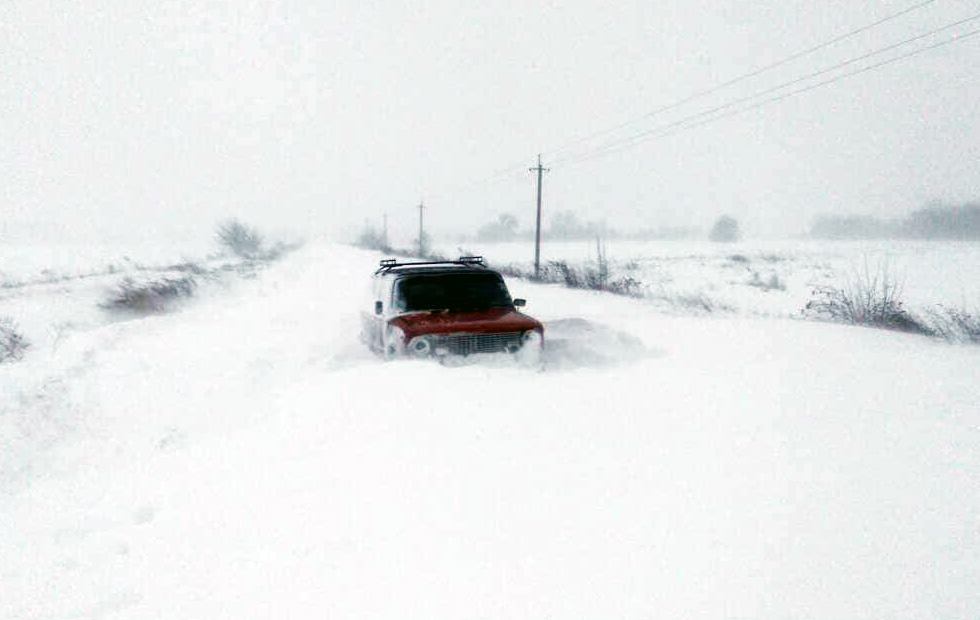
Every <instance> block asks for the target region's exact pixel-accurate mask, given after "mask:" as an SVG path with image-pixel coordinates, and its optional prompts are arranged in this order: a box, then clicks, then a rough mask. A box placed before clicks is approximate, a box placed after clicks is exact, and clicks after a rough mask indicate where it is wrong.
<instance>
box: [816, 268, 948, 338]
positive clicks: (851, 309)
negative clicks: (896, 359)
mask: <svg viewBox="0 0 980 620" xmlns="http://www.w3.org/2000/svg"><path fill="white" fill-rule="evenodd" d="M803 314H804V315H805V316H809V317H812V318H816V319H822V320H829V321H835V322H839V323H850V324H852V325H864V326H867V327H880V328H884V329H894V330H898V331H904V332H912V333H918V334H929V333H931V331H930V330H929V328H928V327H927V326H926V325H925V324H924V323H923V322H922V321H921V320H920V319H918V318H917V317H915V316H913V315H912V314H911V313H910V312H909V311H908V310H906V309H905V306H904V303H903V302H902V287H901V285H900V284H899V283H898V281H897V280H895V278H894V277H893V276H892V275H891V273H890V271H889V269H888V266H887V265H880V266H879V267H878V268H877V269H876V270H875V271H872V270H871V269H869V268H868V265H867V263H865V266H864V271H862V272H861V273H859V274H857V275H856V276H855V277H853V278H851V280H850V281H848V282H846V283H844V284H843V285H837V286H835V285H827V286H818V287H816V288H815V289H814V290H813V294H812V298H811V299H810V301H809V302H807V304H806V306H805V307H804V309H803Z"/></svg>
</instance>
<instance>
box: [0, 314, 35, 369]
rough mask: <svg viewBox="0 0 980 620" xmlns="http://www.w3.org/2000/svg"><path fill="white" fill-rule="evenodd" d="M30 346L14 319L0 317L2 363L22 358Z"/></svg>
mask: <svg viewBox="0 0 980 620" xmlns="http://www.w3.org/2000/svg"><path fill="white" fill-rule="evenodd" d="M30 346H31V344H30V343H29V342H28V341H27V339H26V338H24V336H23V335H22V334H21V333H20V332H19V331H17V324H16V323H14V321H13V320H12V319H10V318H8V317H0V364H2V363H4V362H15V361H17V360H20V359H21V358H23V357H24V352H25V351H27V349H28V347H30Z"/></svg>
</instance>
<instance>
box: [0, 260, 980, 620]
mask: <svg viewBox="0 0 980 620" xmlns="http://www.w3.org/2000/svg"><path fill="white" fill-rule="evenodd" d="M376 259H377V257H376V256H375V255H373V254H370V253H366V252H362V251H358V250H354V249H351V248H346V247H342V246H334V245H328V244H316V245H311V246H309V247H307V248H304V249H303V250H301V251H299V252H297V253H295V254H293V255H290V256H289V257H287V258H286V259H285V260H284V261H282V262H281V263H279V264H276V265H275V266H273V267H272V268H270V269H269V270H267V271H265V272H263V273H261V274H260V276H259V277H258V278H257V279H256V280H254V281H250V282H247V283H244V284H242V285H241V286H239V287H237V288H236V289H235V290H233V291H231V292H229V293H227V294H225V295H216V296H212V297H209V298H207V299H203V300H201V301H200V302H199V303H197V304H195V305H193V306H191V307H188V308H187V309H185V310H183V311H182V312H179V313H175V314H171V315H165V316H157V317H151V318H147V319H142V320H133V321H126V322H120V323H114V324H110V325H107V326H104V327H100V328H98V329H94V330H90V331H85V332H78V333H74V334H72V335H71V336H69V337H67V338H66V340H65V341H64V342H63V343H61V345H60V346H59V347H58V348H57V350H51V351H45V352H43V354H38V355H35V356H32V358H30V359H27V360H25V361H24V362H22V363H20V364H17V365H15V366H10V367H5V368H3V370H0V372H2V373H4V376H0V389H2V390H3V393H2V399H3V400H2V401H0V414H2V416H3V419H2V420H0V422H2V425H0V430H2V432H4V434H5V435H6V436H5V437H3V442H4V451H5V452H6V456H4V457H3V460H0V464H2V466H3V468H4V469H3V471H0V474H2V477H0V484H2V485H3V486H2V487H0V493H2V495H0V561H2V564H0V617H2V618H18V619H19V618H90V617H92V618H97V617H107V618H109V617H113V618H167V619H173V618H208V619H212V618H236V619H241V618H272V617H276V618H307V617H309V618H323V617H331V618H462V617H466V618H650V617H662V618H671V617H675V618H694V617H705V618H719V617H799V618H843V617H846V618H876V619H877V618H911V617H936V618H976V617H977V616H978V615H980V589H978V588H977V587H976V584H978V583H980V560H978V558H980V404H978V403H980V349H978V348H976V347H972V348H971V347H960V346H950V345H947V344H942V343H939V342H936V341H932V340H929V339H926V338H922V337H916V336H907V335H900V334H895V333H888V332H880V331H873V330H866V329H860V328H846V327H840V326H832V325H822V324H814V323H803V322H799V321H789V320H774V319H769V320H765V319H754V320H747V319H736V318H726V319H712V318H682V317H667V316H663V315H661V314H657V313H656V312H654V311H653V310H652V309H651V308H649V307H647V306H645V305H644V303H643V302H641V301H636V300H631V299H625V298H618V297H613V296H609V295H604V294H598V293H589V292H582V291H570V290H566V289H561V288H556V287H551V286H538V285H532V284H529V283H525V282H511V289H512V292H513V293H514V294H515V296H520V297H527V298H528V300H529V306H528V311H529V312H530V313H532V314H534V315H535V316H538V317H539V318H541V319H544V320H546V321H549V322H552V325H554V326H555V329H554V333H555V335H556V339H554V340H553V342H549V344H552V345H553V348H552V353H551V354H550V358H549V360H548V366H547V368H546V369H545V370H544V371H543V372H539V371H536V370H533V369H529V368H524V367H520V366H516V365H511V364H506V363H489V364H469V365H462V366H458V367H446V366H440V365H438V364H434V363H427V362H416V361H401V362H392V363H384V362H381V361H378V360H377V359H375V358H374V357H372V356H371V355H369V354H368V353H366V352H365V351H364V350H363V349H362V347H361V346H360V345H359V344H358V342H357V329H358V325H359V319H358V314H357V313H358V311H359V309H360V305H361V304H362V302H363V300H364V298H363V297H362V295H361V294H360V290H359V289H360V287H361V286H362V284H361V283H362V282H364V281H365V280H366V278H367V277H368V275H369V274H370V272H371V270H372V269H373V267H374V265H375V264H376V263H375V261H376ZM568 319H581V321H578V320H576V321H569V320H568ZM601 325H605V326H611V327H613V328H614V331H600V332H599V333H598V334H597V335H596V337H595V338H593V339H592V340H590V341H589V342H588V343H580V342H577V341H575V340H574V339H570V340H564V341H561V340H560V337H562V335H563V334H564V337H569V335H571V334H575V333H580V332H581V331H582V330H584V329H598V327H597V326H601ZM619 332H622V334H620V333H619ZM623 334H625V336H624V335H623ZM620 338H625V342H627V343H628V344H629V346H628V347H627V351H628V353H627V354H625V355H623V356H621V359H619V360H614V359H610V357H609V355H608V353H609V352H610V348H611V346H612V344H613V341H615V340H617V339H620Z"/></svg>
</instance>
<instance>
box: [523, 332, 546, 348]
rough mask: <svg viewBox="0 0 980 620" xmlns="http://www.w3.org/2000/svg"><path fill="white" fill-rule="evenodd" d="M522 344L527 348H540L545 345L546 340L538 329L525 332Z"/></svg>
mask: <svg viewBox="0 0 980 620" xmlns="http://www.w3.org/2000/svg"><path fill="white" fill-rule="evenodd" d="M521 342H522V344H523V346H525V347H538V348H540V347H541V346H542V345H543V344H544V338H543V337H542V336H541V332H539V331H538V330H536V329H532V330H530V331H526V332H524V335H523V336H521Z"/></svg>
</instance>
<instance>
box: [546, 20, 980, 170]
mask: <svg viewBox="0 0 980 620" xmlns="http://www.w3.org/2000/svg"><path fill="white" fill-rule="evenodd" d="M978 34H980V29H977V30H971V31H969V32H966V33H963V34H960V35H956V36H955V37H953V38H952V39H949V40H946V41H940V42H938V43H934V44H932V45H928V46H926V47H922V48H919V49H917V50H913V51H911V52H908V53H905V54H902V55H899V56H895V57H893V58H889V59H887V60H883V61H881V62H878V63H875V64H872V65H868V66H866V67H863V68H861V69H857V70H855V71H851V72H849V73H843V74H841V75H838V76H835V77H833V78H830V79H827V80H823V81H821V82H816V83H814V84H810V85H807V86H804V87H802V88H798V89H796V90H791V91H789V92H786V93H783V94H781V95H777V96H775V97H771V98H769V99H764V100H762V101H760V102H757V103H755V104H752V105H750V106H746V107H743V108H740V109H737V110H733V111H731V112H727V113H725V114H720V115H717V116H713V117H711V118H707V119H705V120H702V121H700V122H696V123H694V124H690V125H683V126H677V125H678V124H680V123H688V122H690V121H692V120H695V119H697V118H698V117H700V116H703V115H704V114H705V113H703V112H702V113H699V114H695V115H692V116H690V117H688V118H687V119H681V121H679V123H671V124H670V125H665V126H662V127H659V128H656V129H653V130H649V131H645V132H641V133H639V134H636V135H634V136H632V137H631V138H628V140H629V141H628V142H626V141H619V142H617V143H613V144H610V145H607V146H606V147H602V148H600V149H597V150H595V151H592V152H587V153H585V154H583V155H581V156H579V157H577V158H571V159H566V160H564V162H563V163H566V164H569V163H579V162H583V161H588V160H590V159H595V158H597V157H602V156H605V155H611V154H613V153H618V152H621V151H624V150H627V149H629V148H632V147H633V146H635V145H636V144H639V143H641V142H644V141H647V140H653V139H658V138H665V137H669V136H673V135H675V134H678V133H681V132H682V131H687V130H689V129H695V128H697V127H701V126H703V125H707V124H709V123H713V122H716V121H719V120H722V119H725V118H729V117H732V116H737V115H738V114H742V113H744V112H749V111H751V110H755V109H757V108H761V107H763V106H765V105H769V104H770V103H776V102H778V101H782V100H784V99H788V98H790V97H793V96H796V95H799V94H802V93H805V92H808V91H811V90H815V89H817V88H820V87H822V86H827V85H829V84H833V83H835V82H839V81H841V80H843V79H846V78H849V77H854V76H856V75H861V74H863V73H867V72H869V71H873V70H875V69H878V68H880V67H884V66H886V65H890V64H892V63H895V62H898V61H900V60H905V59H907V58H911V57H913V56H917V55H919V54H922V53H924V52H928V51H930V50H934V49H937V48H940V47H944V46H946V45H951V44H953V43H958V42H960V41H962V40H964V39H967V38H970V37H973V36H976V35H978ZM722 107H728V106H719V108H722ZM717 111H718V110H717V109H713V110H709V111H708V112H709V113H710V112H717Z"/></svg>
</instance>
